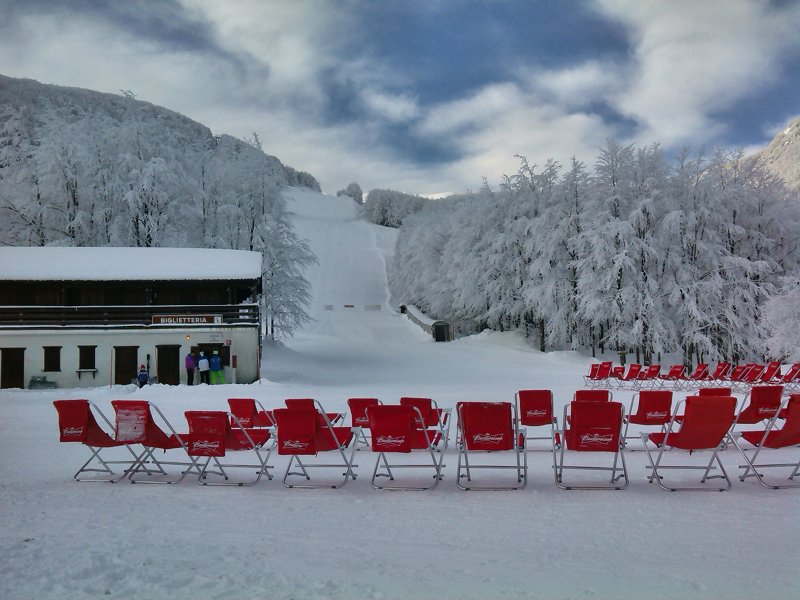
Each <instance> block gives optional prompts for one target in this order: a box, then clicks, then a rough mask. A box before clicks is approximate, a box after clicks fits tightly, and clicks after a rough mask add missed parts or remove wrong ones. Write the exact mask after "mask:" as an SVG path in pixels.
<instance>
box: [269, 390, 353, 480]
mask: <svg viewBox="0 0 800 600" xmlns="http://www.w3.org/2000/svg"><path fill="white" fill-rule="evenodd" d="M315 404H316V405H317V406H319V403H318V402H315ZM321 408H322V407H321V406H320V407H319V409H317V408H314V409H309V408H277V409H275V411H274V414H275V420H276V422H277V439H278V454H280V455H284V456H289V464H288V465H287V467H286V473H284V476H283V485H284V486H285V487H287V488H292V487H297V488H319V487H331V488H334V489H335V488H339V487H342V486H343V485H345V484H346V483H347V481H348V480H349V479H351V478H352V479H355V478H356V474H355V473H354V472H353V468H354V467H356V466H357V465H354V464H353V460H354V458H355V449H356V446H357V445H358V444H356V443H354V442H353V439H354V436H355V435H356V434H357V431H355V429H356V428H350V427H334V426H333V425H332V424H331V421H330V419H329V418H328V416H327V415H326V414H325V413H324V412H323V411H322V410H321ZM320 416H322V417H323V419H322V420H323V421H324V425H321V424H320ZM348 446H350V447H351V449H350V456H349V457H348V455H347V453H346V450H347V448H348ZM322 452H332V453H334V454H338V455H339V456H340V457H341V462H337V463H313V464H312V463H308V462H307V461H306V462H305V463H304V462H303V460H302V459H301V458H300V457H301V456H316V455H318V454H319V453H322ZM295 463H297V466H298V468H299V469H300V471H292V467H293V466H294V464H295ZM311 468H338V469H341V468H344V469H345V472H344V473H343V476H344V479H343V480H342V481H340V482H338V483H334V484H331V483H327V482H326V483H320V484H316V483H306V484H303V485H300V484H298V483H290V482H289V478H290V477H296V476H299V477H303V478H304V479H305V480H306V481H310V480H311V476H310V475H309V473H308V470H309V469H311Z"/></svg>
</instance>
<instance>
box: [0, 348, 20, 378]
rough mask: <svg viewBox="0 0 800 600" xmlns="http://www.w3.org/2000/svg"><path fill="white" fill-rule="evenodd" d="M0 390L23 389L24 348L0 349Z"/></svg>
mask: <svg viewBox="0 0 800 600" xmlns="http://www.w3.org/2000/svg"><path fill="white" fill-rule="evenodd" d="M0 362H2V367H0V388H24V387H25V348H0Z"/></svg>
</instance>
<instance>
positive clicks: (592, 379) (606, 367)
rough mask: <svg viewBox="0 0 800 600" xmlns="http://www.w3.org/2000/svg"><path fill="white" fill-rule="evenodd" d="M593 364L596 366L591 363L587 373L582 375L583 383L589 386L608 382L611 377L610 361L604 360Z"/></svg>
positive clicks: (597, 385)
mask: <svg viewBox="0 0 800 600" xmlns="http://www.w3.org/2000/svg"><path fill="white" fill-rule="evenodd" d="M595 364H596V365H597V368H595V367H594V364H593V365H591V366H590V367H589V374H588V375H584V377H583V381H584V384H585V385H586V387H589V388H591V387H599V386H602V385H604V384H606V383H608V379H609V377H611V368H612V363H611V361H604V362H601V363H595Z"/></svg>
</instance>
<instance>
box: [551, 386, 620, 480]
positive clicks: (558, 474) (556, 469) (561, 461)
mask: <svg viewBox="0 0 800 600" xmlns="http://www.w3.org/2000/svg"><path fill="white" fill-rule="evenodd" d="M584 402H587V401H583V400H573V401H572V402H571V403H570V404H567V405H566V406H564V417H563V418H564V420H563V423H564V429H563V430H561V431H560V432H559V433H560V434H561V448H560V451H559V452H556V451H555V449H556V446H555V445H556V438H555V437H554V438H553V475H554V478H555V483H556V486H557V487H559V488H560V489H562V490H611V491H617V490H624V489H625V488H627V487H628V485H629V483H630V481H629V479H628V467H627V465H626V464H625V442H624V438H623V436H622V417H623V414H624V409H623V406H622V404H621V403H619V402H609V403H608V405H609V406H613V405H615V404H616V405H618V406H619V425H618V427H617V431H616V435H617V436H618V445H617V451H616V452H614V461H613V463H612V465H611V466H610V467H603V466H596V465H588V466H587V465H566V464H565V455H566V452H565V451H566V449H567V445H568V444H567V438H566V436H567V433H568V430H567V424H568V423H569V422H570V413H571V410H572V405H580V404H583V403H584ZM604 404H605V403H604ZM620 462H621V463H622V466H621V467H620V466H617V465H618V463H620ZM564 470H585V471H611V479H610V481H609V485H565V484H564ZM618 471H622V472H621V473H620V474H619V475H617V472H618ZM620 479H622V480H624V483H623V484H622V485H617V484H616V482H617V481H619V480H620Z"/></svg>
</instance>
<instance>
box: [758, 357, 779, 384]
mask: <svg viewBox="0 0 800 600" xmlns="http://www.w3.org/2000/svg"><path fill="white" fill-rule="evenodd" d="M780 375H781V361H779V360H778V361H773V362H771V363H768V364H767V366H766V367H765V368H764V372H763V373H761V377H759V378H758V380H757V381H756V383H757V384H759V385H761V384H765V385H770V384H773V383H777V380H778V379H780Z"/></svg>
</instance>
